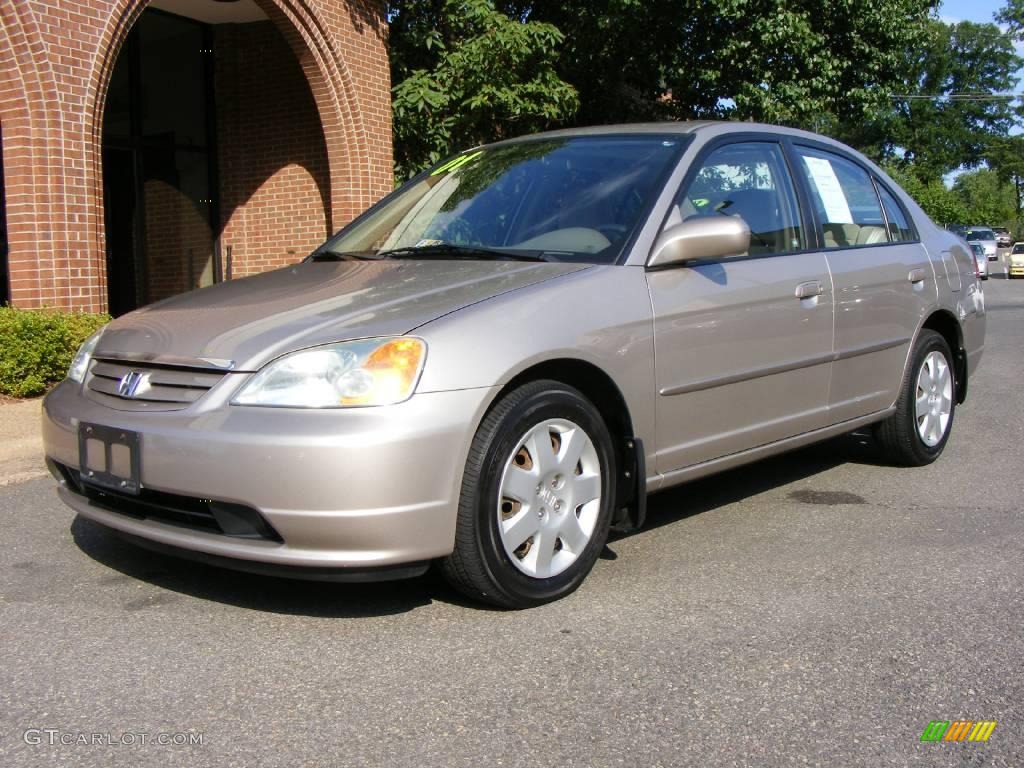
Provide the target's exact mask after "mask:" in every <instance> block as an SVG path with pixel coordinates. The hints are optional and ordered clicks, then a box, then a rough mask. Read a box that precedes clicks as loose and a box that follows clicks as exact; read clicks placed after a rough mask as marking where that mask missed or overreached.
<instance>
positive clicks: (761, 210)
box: [668, 142, 804, 255]
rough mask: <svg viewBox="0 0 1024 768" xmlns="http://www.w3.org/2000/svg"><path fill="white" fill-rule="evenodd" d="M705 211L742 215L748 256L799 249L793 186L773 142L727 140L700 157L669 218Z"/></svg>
mask: <svg viewBox="0 0 1024 768" xmlns="http://www.w3.org/2000/svg"><path fill="white" fill-rule="evenodd" d="M710 216H738V217H740V218H741V219H743V220H744V221H745V222H746V223H747V226H749V227H750V251H749V252H750V254H751V255H759V254H773V253H788V252H792V251H799V250H802V249H803V248H804V238H803V231H802V229H801V227H800V215H799V212H798V208H797V202H796V191H795V187H794V185H793V179H792V178H791V177H790V174H789V170H788V169H787V166H786V160H785V156H784V155H783V153H782V148H781V147H780V146H779V145H778V144H774V143H770V142H746V143H739V144H727V145H725V146H723V147H719V148H718V149H715V150H713V151H712V152H711V153H710V154H709V155H708V156H707V157H706V158H705V159H704V160H703V162H701V164H700V167H699V169H698V171H697V175H696V176H695V177H694V179H693V181H692V182H690V184H689V185H688V186H687V187H686V188H685V189H684V190H683V192H682V194H681V195H680V196H679V198H678V199H677V201H676V208H675V210H674V211H673V212H672V214H671V215H670V221H669V222H668V223H669V224H673V223H677V222H678V221H687V220H689V219H693V218H702V217H710Z"/></svg>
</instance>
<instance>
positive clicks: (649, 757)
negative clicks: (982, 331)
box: [0, 269, 1024, 768]
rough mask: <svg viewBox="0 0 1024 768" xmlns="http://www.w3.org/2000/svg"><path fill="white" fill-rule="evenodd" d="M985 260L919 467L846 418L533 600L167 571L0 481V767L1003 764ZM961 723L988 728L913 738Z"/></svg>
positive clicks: (1010, 307) (995, 342) (1015, 373)
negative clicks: (952, 392) (981, 732)
mask: <svg viewBox="0 0 1024 768" xmlns="http://www.w3.org/2000/svg"><path fill="white" fill-rule="evenodd" d="M995 272H996V274H995V276H994V277H993V278H992V279H991V280H989V281H988V282H987V283H986V286H985V292H986V299H987V306H988V309H989V312H990V314H989V326H988V328H989V332H988V343H987V351H986V355H985V359H984V361H983V364H982V368H981V370H980V371H979V373H978V375H977V377H976V378H975V379H974V380H973V381H972V382H971V392H970V398H969V400H968V402H967V404H966V405H965V406H964V407H962V408H961V409H960V410H959V411H958V412H957V414H956V422H955V427H954V434H953V437H952V440H951V443H950V445H949V447H948V448H947V451H946V453H945V455H944V456H943V458H942V459H941V460H940V461H939V462H938V463H937V464H934V465H932V466H930V467H927V468H923V469H915V470H906V469H902V470H901V469H893V468H889V467H886V466H880V465H877V464H876V463H875V462H874V459H873V457H872V453H871V443H870V438H869V437H867V436H862V435H852V436H849V437H845V438H842V439H839V440H835V441H832V442H830V443H827V444H825V445H823V446H817V447H814V448H811V449H808V450H804V451H801V452H798V453H795V454H790V455H788V456H785V457H781V458H777V459H773V460H769V461H766V462H762V463H760V464H757V465H754V466H751V467H747V468H744V469H741V470H737V471H732V472H729V473H727V474H725V475H720V476H718V477H717V478H710V479H707V480H703V481H700V482H697V483H694V484H691V485H689V486H686V487H683V488H681V489H677V490H674V491H670V492H667V493H664V494H661V495H658V496H654V497H652V499H651V509H650V513H649V525H648V527H647V528H646V529H645V530H643V531H641V532H639V533H636V534H634V535H630V536H626V537H621V538H618V539H616V540H614V541H612V542H611V543H610V546H609V547H608V550H607V552H606V554H605V557H604V558H603V559H602V560H601V561H599V563H598V565H597V567H596V569H595V571H594V573H593V574H592V576H591V577H590V579H588V581H587V582H586V583H585V585H584V586H583V588H582V589H581V590H580V591H579V592H577V593H576V594H574V595H573V596H572V597H570V598H569V599H567V600H564V601H562V602H559V603H557V604H553V605H548V606H545V607H543V608H539V609H535V610H530V611H523V612H512V613H510V612H500V611H492V610H486V609H481V608H479V607H476V606H473V605H468V604H466V603H465V602H464V601H462V600H461V599H460V598H459V597H458V596H457V595H455V594H454V593H453V592H452V591H451V590H449V589H448V588H447V587H446V586H445V585H444V584H443V583H442V582H441V581H440V579H438V578H436V577H433V576H431V577H427V578H424V579H420V580H416V581H409V582H397V583H390V584H381V585H370V586H359V585H341V586H339V585H328V584H313V583H303V582H289V581H284V580H276V579H270V578H265V577H256V576H248V575H242V574H235V573H232V572H226V571H221V570H217V569H214V568H210V567H204V566H199V565H193V564H188V563H184V562H180V561H177V560H174V559H171V558H167V557H162V556H157V555H153V554H149V553H146V552H143V551H140V550H137V549H134V548H132V547H130V546H129V545H127V544H124V543H122V542H121V541H119V540H118V539H116V538H113V537H112V536H110V535H108V534H107V533H106V532H104V531H103V530H102V529H100V528H97V527H95V526H93V525H92V524H89V523H87V522H85V521H83V520H76V519H75V518H74V516H73V515H72V514H71V513H70V511H69V510H67V509H66V508H64V507H63V506H62V505H61V504H60V503H58V501H57V499H56V497H55V495H54V493H53V490H52V485H53V483H52V482H51V481H50V480H49V479H37V480H31V481H28V482H22V483H18V484H14V485H11V486H9V487H6V488H0V526H2V528H0V531H2V534H3V547H2V548H0V764H2V765H4V766H36V765H39V766H43V765H46V766H54V765H67V766H104V767H106V766H149V765H153V766H169V765H197V766H198V765H206V766H213V765H216V766H221V765H223V766H307V765H308V766H318V765H322V766H416V768H423V767H424V766H474V767H476V766H556V765H561V766H618V765H625V766H681V765H700V766H744V765H750V766H790V765H820V766H862V765H863V766H882V765H885V766H889V765H891V766H907V765H926V766H945V765H972V766H982V765H984V766H1020V765H1024V639H1022V619H1024V587H1022V577H1024V516H1022V514H1021V509H1022V506H1024V505H1022V504H1021V480H1022V477H1024V474H1022V470H1021V467H1022V462H1024V418H1022V413H1024V387H1022V386H1021V382H1022V381H1024V354H1022V352H1024V341H1022V340H1024V280H1019V281H1012V282H1011V281H1007V280H1005V279H1003V278H1002V275H1001V272H1000V271H999V270H998V269H997V270H995ZM957 719H966V720H995V721H997V722H998V726H997V727H996V728H995V730H994V731H993V733H992V735H991V737H990V739H989V741H988V742H986V743H945V742H940V743H922V742H921V741H920V737H921V734H922V732H923V731H924V729H925V727H926V726H927V725H928V723H929V722H930V721H933V720H957ZM92 734H97V735H98V736H99V738H98V739H97V741H98V743H87V744H82V743H66V744H61V741H65V742H68V741H70V742H80V741H81V740H82V735H84V736H85V737H86V741H91V740H93V737H92ZM158 734H168V735H172V736H165V737H164V738H171V739H178V740H179V741H180V740H181V739H186V740H187V739H188V738H195V737H201V739H202V744H192V745H174V744H172V745H156V744H153V743H152V741H153V740H154V739H156V738H158ZM174 734H179V735H180V734H192V736H191V737H188V736H185V737H182V736H173V735H174ZM143 735H145V739H146V742H147V743H145V744H143V743H142V740H143ZM51 741H52V742H53V744H51V743H50V742H51ZM126 742H127V743H126Z"/></svg>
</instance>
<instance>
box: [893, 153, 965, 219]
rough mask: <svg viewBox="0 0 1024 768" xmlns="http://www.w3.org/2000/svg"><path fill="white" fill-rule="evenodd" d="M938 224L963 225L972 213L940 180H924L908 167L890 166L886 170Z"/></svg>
mask: <svg viewBox="0 0 1024 768" xmlns="http://www.w3.org/2000/svg"><path fill="white" fill-rule="evenodd" d="M885 170H886V171H887V172H888V174H889V175H890V176H892V177H893V179H895V181H896V183H898V184H899V185H900V186H901V187H903V189H904V190H905V191H906V193H907V194H908V195H910V196H911V197H912V198H914V200H916V201H917V204H918V205H920V206H921V207H922V208H923V209H924V212H925V213H927V214H928V215H929V216H930V217H931V218H932V221H934V222H935V223H936V224H939V225H940V226H946V225H948V224H963V223H965V222H967V221H969V220H970V213H969V211H968V209H967V206H966V205H964V201H963V199H962V198H961V197H960V196H959V195H957V194H956V193H955V192H953V190H951V189H949V188H948V187H947V186H946V185H945V184H944V183H943V181H942V179H940V178H932V179H928V180H924V179H921V178H919V177H918V176H916V175H915V174H914V173H913V172H912V171H910V170H909V169H907V168H906V167H897V166H893V165H889V166H887V167H886V169H885Z"/></svg>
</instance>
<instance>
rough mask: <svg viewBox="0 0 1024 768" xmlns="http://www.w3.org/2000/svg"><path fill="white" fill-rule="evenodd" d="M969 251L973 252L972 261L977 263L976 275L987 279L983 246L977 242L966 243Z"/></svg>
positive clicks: (986, 264) (986, 261) (986, 262)
mask: <svg viewBox="0 0 1024 768" xmlns="http://www.w3.org/2000/svg"><path fill="white" fill-rule="evenodd" d="M967 245H969V246H970V248H971V253H973V254H974V261H975V263H977V265H978V277H980V278H981V279H982V280H988V257H987V256H986V255H985V246H983V245H982V244H981V243H979V242H973V243H968V244H967Z"/></svg>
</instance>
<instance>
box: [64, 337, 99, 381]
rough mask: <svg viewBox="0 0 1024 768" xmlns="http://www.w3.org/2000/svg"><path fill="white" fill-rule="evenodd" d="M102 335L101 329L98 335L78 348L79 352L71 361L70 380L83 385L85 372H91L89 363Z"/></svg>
mask: <svg viewBox="0 0 1024 768" xmlns="http://www.w3.org/2000/svg"><path fill="white" fill-rule="evenodd" d="M102 335H103V329H102V328H100V329H99V330H98V331H96V333H94V334H93V335H92V336H90V337H89V338H88V339H86V340H85V341H83V342H82V346H80V347H79V348H78V351H77V352H76V353H75V358H74V359H73V360H72V361H71V367H70V368H68V378H69V379H71V380H72V381H77V382H78V383H79V384H81V383H82V381H83V380H84V379H85V372H86V371H87V370H89V361H90V360H92V351H93V350H94V349H96V342H98V341H99V340H100V336H102Z"/></svg>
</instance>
